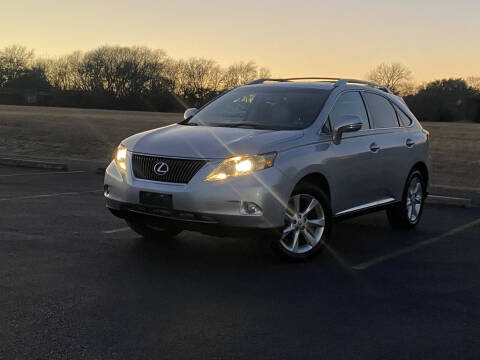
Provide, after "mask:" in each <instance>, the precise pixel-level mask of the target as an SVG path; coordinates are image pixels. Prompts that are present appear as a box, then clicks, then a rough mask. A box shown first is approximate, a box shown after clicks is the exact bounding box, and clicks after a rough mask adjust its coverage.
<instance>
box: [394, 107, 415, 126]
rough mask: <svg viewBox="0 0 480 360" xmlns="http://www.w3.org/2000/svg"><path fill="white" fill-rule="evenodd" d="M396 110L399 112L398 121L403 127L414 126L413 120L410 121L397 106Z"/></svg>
mask: <svg viewBox="0 0 480 360" xmlns="http://www.w3.org/2000/svg"><path fill="white" fill-rule="evenodd" d="M395 109H396V110H397V115H398V121H399V122H400V125H401V126H410V125H412V119H410V118H409V117H408V116H407V115H406V114H405V113H404V112H403V110H402V109H400V108H399V107H398V106H397V105H395Z"/></svg>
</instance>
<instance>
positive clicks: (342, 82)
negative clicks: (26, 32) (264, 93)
mask: <svg viewBox="0 0 480 360" xmlns="http://www.w3.org/2000/svg"><path fill="white" fill-rule="evenodd" d="M296 80H315V81H316V82H330V83H334V84H335V85H334V86H335V87H337V86H343V85H347V84H360V85H367V86H370V87H372V88H375V89H379V90H382V91H384V92H386V93H390V94H393V93H392V91H391V90H390V89H389V88H388V87H386V86H383V85H380V84H377V83H374V82H371V81H365V80H357V79H342V78H333V77H296V78H261V79H257V80H253V81H250V82H249V83H247V84H246V85H257V84H263V83H264V82H267V81H273V82H289V81H296Z"/></svg>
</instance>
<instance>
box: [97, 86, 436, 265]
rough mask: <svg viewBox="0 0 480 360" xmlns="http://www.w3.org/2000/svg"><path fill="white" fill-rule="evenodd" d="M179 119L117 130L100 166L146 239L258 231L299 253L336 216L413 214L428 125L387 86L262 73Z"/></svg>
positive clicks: (117, 204) (307, 252)
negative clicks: (108, 158)
mask: <svg viewBox="0 0 480 360" xmlns="http://www.w3.org/2000/svg"><path fill="white" fill-rule="evenodd" d="M184 118H185V119H184V120H183V121H182V122H179V123H177V124H173V125H170V126H166V127H163V128H159V129H154V130H150V131H146V132H143V133H140V134H136V135H133V136H131V137H129V138H127V139H125V140H123V141H122V143H121V144H120V145H119V147H118V149H117V152H116V154H115V158H114V160H113V161H112V162H111V164H110V165H109V166H108V168H107V170H106V174H105V198H106V201H107V207H108V208H109V209H110V210H111V212H112V213H113V214H115V215H116V216H119V217H121V218H123V219H125V220H126V222H127V223H128V225H129V226H130V227H131V228H132V229H133V230H134V231H136V232H137V233H139V234H141V235H142V236H144V237H147V238H158V239H161V238H165V237H171V236H175V235H176V234H178V233H179V232H181V231H182V230H184V229H188V230H196V231H201V232H206V233H210V234H215V235H219V234H224V233H232V232H233V233H234V234H238V233H239V231H240V230H255V231H257V232H260V231H262V230H263V231H266V233H267V234H268V235H269V236H270V237H271V239H272V240H273V241H272V243H273V244H274V245H275V247H276V248H277V249H279V250H280V252H281V253H283V254H284V255H287V256H288V257H290V258H293V259H306V258H308V257H310V256H312V255H314V254H316V253H317V252H318V251H319V250H321V249H322V248H323V247H324V246H325V244H326V243H327V241H328V239H329V235H330V230H331V228H332V226H333V223H334V221H335V220H337V219H341V218H345V217H348V216H352V215H359V214H363V213H365V212H367V211H372V210H382V209H386V210H387V214H388V219H389V221H390V223H391V225H392V226H393V227H402V228H411V227H413V226H415V225H416V224H418V222H419V220H420V217H421V215H422V209H423V203H424V200H425V198H426V196H427V191H428V184H429V173H430V171H429V163H430V162H429V150H428V137H429V133H428V132H427V131H425V130H424V129H422V126H421V125H420V124H419V122H418V120H417V119H416V118H415V116H414V115H413V114H412V112H411V111H410V110H409V109H408V107H407V105H406V104H405V102H404V101H403V100H402V98H400V97H398V96H395V95H394V94H392V92H391V91H390V90H389V89H387V88H385V87H382V86H380V85H378V84H374V83H370V82H365V81H360V80H353V79H336V78H335V79H334V78H292V79H259V80H256V81H253V82H251V83H249V84H247V85H245V86H241V87H239V88H236V89H233V90H231V91H229V92H227V93H225V94H223V95H222V96H220V97H218V98H217V99H215V100H213V101H212V102H210V103H208V104H207V105H205V106H204V107H202V108H200V109H199V110H197V109H188V110H187V111H185V114H184Z"/></svg>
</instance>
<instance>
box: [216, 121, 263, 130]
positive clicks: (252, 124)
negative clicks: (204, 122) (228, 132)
mask: <svg viewBox="0 0 480 360" xmlns="http://www.w3.org/2000/svg"><path fill="white" fill-rule="evenodd" d="M212 126H220V127H232V128H238V127H246V128H251V129H271V127H269V126H267V125H260V124H254V123H245V122H241V123H221V124H212Z"/></svg>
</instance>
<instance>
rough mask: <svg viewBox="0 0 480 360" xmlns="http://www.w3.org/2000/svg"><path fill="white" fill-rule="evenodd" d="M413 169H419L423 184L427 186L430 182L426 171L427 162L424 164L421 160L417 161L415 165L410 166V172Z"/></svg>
mask: <svg viewBox="0 0 480 360" xmlns="http://www.w3.org/2000/svg"><path fill="white" fill-rule="evenodd" d="M414 170H418V171H420V173H421V174H422V176H423V180H424V181H425V185H426V186H427V187H428V185H429V184H430V178H429V176H430V174H429V173H428V167H427V164H425V163H424V162H423V161H418V162H417V163H415V165H413V166H412V169H411V170H410V173H411V172H412V171H414Z"/></svg>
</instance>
